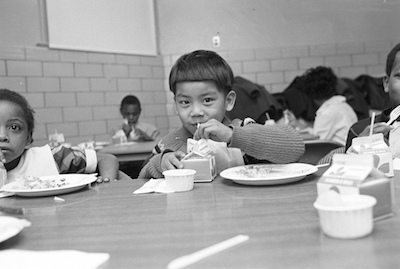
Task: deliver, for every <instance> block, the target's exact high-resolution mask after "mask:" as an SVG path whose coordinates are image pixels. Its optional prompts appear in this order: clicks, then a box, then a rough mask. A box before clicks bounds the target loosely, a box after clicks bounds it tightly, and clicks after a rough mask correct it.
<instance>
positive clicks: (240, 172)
mask: <svg viewBox="0 0 400 269" xmlns="http://www.w3.org/2000/svg"><path fill="white" fill-rule="evenodd" d="M317 170H318V168H317V167H315V166H314V165H311V164H305V163H290V164H251V165H242V166H237V167H232V168H228V169H226V170H224V171H222V172H221V173H220V175H221V176H222V177H223V178H226V179H230V180H232V181H234V182H236V183H239V184H244V185H278V184H286V183H291V182H295V181H299V180H301V179H303V178H304V177H306V176H307V175H311V174H313V173H315V172H316V171H317Z"/></svg>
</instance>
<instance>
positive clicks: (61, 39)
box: [46, 0, 157, 55]
mask: <svg viewBox="0 0 400 269" xmlns="http://www.w3.org/2000/svg"><path fill="white" fill-rule="evenodd" d="M46 15H47V26H48V35H49V47H50V48H56V49H68V50H82V51H97V52H107V53H121V54H136V55H157V42H156V27H155V11H154V2H153V0H46Z"/></svg>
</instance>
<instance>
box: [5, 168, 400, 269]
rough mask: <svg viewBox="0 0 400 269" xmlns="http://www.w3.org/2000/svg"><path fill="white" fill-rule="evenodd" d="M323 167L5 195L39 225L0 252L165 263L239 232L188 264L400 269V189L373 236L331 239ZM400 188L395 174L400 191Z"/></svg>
mask: <svg viewBox="0 0 400 269" xmlns="http://www.w3.org/2000/svg"><path fill="white" fill-rule="evenodd" d="M324 169H326V168H321V169H320V170H319V171H317V172H316V173H315V174H313V175H310V176H307V177H306V178H304V179H302V180H300V181H297V182H293V183H290V184H284V185H274V186H248V185H239V184H236V183H234V182H232V181H230V180H228V179H223V178H221V177H217V178H216V179H215V180H214V181H213V182H211V183H196V184H195V187H194V189H193V190H192V191H189V192H181V193H169V194H155V193H152V194H140V195H136V194H135V195H134V194H133V191H135V190H136V189H138V188H140V187H141V186H142V185H143V183H144V182H145V181H144V180H142V179H135V180H119V181H113V182H110V183H108V184H104V183H103V184H98V185H94V186H91V187H85V188H84V189H82V190H79V191H76V192H73V193H69V194H64V195H59V196H60V197H61V198H63V199H65V201H64V202H56V201H55V200H54V197H52V196H50V197H38V198H25V197H17V196H12V197H8V198H3V199H0V209H1V208H8V209H16V210H17V211H18V209H22V210H19V211H20V213H21V214H20V215H18V214H15V215H13V216H14V217H18V218H24V219H26V220H28V221H30V222H31V223H32V225H31V226H30V227H26V228H24V229H23V230H22V231H21V232H20V233H19V234H18V235H16V236H14V237H12V238H10V239H8V240H6V241H4V242H2V243H0V250H5V249H24V250H65V249H74V250H80V251H85V252H102V253H109V254H110V259H109V260H108V261H107V262H106V264H104V266H103V267H102V268H167V265H168V263H169V262H170V261H172V260H173V259H175V258H178V257H180V256H183V255H188V254H190V253H193V252H196V251H198V250H201V249H203V248H205V247H209V246H211V245H213V244H216V243H219V242H222V241H224V240H226V239H229V238H232V237H234V236H237V235H240V234H242V235H248V236H249V240H248V241H246V242H244V243H242V244H240V245H236V246H235V247H233V248H230V249H227V250H225V251H223V252H220V253H218V254H215V255H213V256H210V257H208V258H206V259H203V260H201V261H199V262H197V263H195V264H192V265H191V266H189V268H319V269H320V268H397V267H399V265H400V255H399V252H400V210H399V207H398V203H399V201H400V200H399V199H400V198H399V196H398V195H397V196H396V202H397V204H395V205H394V206H393V211H394V216H393V217H390V218H387V219H384V220H380V221H378V222H375V225H374V230H373V233H372V234H371V235H369V236H367V237H364V238H360V239H352V240H343V239H335V238H330V237H328V236H325V235H324V234H323V233H322V232H321V230H320V226H319V218H318V214H317V211H316V209H315V208H314V207H313V203H314V201H315V199H316V196H317V188H316V183H317V180H318V178H319V176H320V175H321V174H322V173H323V171H324ZM399 176H400V172H399V171H396V179H398V178H399ZM399 188H400V183H399V180H395V191H396V192H397V193H398V191H399ZM8 212H10V211H8ZM0 214H1V213H0ZM0 264H1V262H0Z"/></svg>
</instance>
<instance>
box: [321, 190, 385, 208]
mask: <svg viewBox="0 0 400 269" xmlns="http://www.w3.org/2000/svg"><path fill="white" fill-rule="evenodd" d="M342 198H343V199H344V200H354V199H359V200H363V203H357V204H355V205H349V206H325V205H320V204H318V202H317V201H316V202H315V203H314V207H315V208H316V209H318V210H323V211H331V212H338V211H354V210H360V209H366V208H370V207H373V206H374V205H375V204H376V202H377V200H376V198H375V197H373V196H371V195H364V194H359V195H358V194H356V195H343V196H342Z"/></svg>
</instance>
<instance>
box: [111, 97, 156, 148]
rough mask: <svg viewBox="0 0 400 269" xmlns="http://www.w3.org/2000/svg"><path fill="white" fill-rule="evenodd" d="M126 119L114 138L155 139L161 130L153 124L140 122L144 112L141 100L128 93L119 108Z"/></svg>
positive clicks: (130, 139)
mask: <svg viewBox="0 0 400 269" xmlns="http://www.w3.org/2000/svg"><path fill="white" fill-rule="evenodd" d="M119 111H120V112H121V115H122V117H123V119H124V122H123V125H122V127H121V129H120V130H118V131H117V132H116V133H115V134H114V136H113V138H114V139H115V138H121V139H122V141H153V140H155V139H157V137H158V135H159V134H160V132H159V131H158V130H157V128H156V127H154V126H153V125H151V124H147V123H143V122H139V116H140V113H141V112H142V109H141V106H140V101H139V99H138V98H137V97H136V96H134V95H128V96H126V97H124V99H122V102H121V107H120V109H119Z"/></svg>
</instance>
